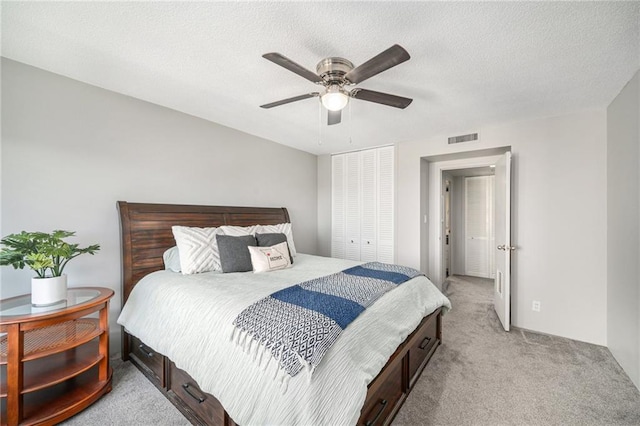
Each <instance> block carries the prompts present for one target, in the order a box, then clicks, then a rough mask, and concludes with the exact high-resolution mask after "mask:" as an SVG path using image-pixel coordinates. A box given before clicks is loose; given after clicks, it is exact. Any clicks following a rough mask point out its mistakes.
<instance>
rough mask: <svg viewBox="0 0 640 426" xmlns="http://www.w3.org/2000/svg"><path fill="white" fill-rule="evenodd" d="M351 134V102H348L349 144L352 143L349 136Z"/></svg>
mask: <svg viewBox="0 0 640 426" xmlns="http://www.w3.org/2000/svg"><path fill="white" fill-rule="evenodd" d="M352 135H353V124H352V123H351V102H349V145H351V144H353V140H351V136H352Z"/></svg>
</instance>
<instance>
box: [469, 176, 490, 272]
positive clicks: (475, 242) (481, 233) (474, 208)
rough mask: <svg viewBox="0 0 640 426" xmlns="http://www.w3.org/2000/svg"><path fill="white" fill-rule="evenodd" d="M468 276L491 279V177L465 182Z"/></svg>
mask: <svg viewBox="0 0 640 426" xmlns="http://www.w3.org/2000/svg"><path fill="white" fill-rule="evenodd" d="M464 182H465V235H466V244H465V258H466V259H465V260H466V262H465V263H466V272H465V274H466V275H470V276H473V277H483V278H489V243H490V228H489V219H490V212H489V207H490V203H489V195H490V194H489V176H477V177H466V178H465V180H464Z"/></svg>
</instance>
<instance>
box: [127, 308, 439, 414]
mask: <svg viewBox="0 0 640 426" xmlns="http://www.w3.org/2000/svg"><path fill="white" fill-rule="evenodd" d="M123 333H124V334H123V336H124V337H123V338H124V339H126V341H127V344H126V345H124V346H125V347H127V348H128V351H127V353H123V357H122V358H123V360H124V361H127V360H128V361H131V362H132V363H133V364H134V365H136V367H138V369H139V370H140V371H141V372H142V373H143V374H144V375H145V376H146V377H147V378H148V379H149V380H150V381H151V383H153V384H154V385H155V386H156V387H157V388H158V389H159V390H160V391H161V392H162V393H163V394H164V395H165V396H166V397H167V398H168V399H169V400H170V401H171V402H172V403H173V404H174V405H175V406H176V407H177V408H178V410H180V412H182V414H184V416H185V417H186V418H187V419H188V420H189V421H190V422H191V423H192V424H194V425H215V426H234V425H236V423H235V422H234V421H233V419H232V418H231V417H230V416H229V415H228V414H227V412H226V411H225V409H224V407H223V406H222V404H220V402H219V401H218V400H217V399H216V398H215V396H213V395H210V394H208V393H206V392H203V391H201V390H200V388H199V386H198V383H197V382H196V381H195V380H193V378H191V376H189V374H188V373H187V372H185V371H183V370H180V369H179V368H177V367H176V366H175V364H174V363H173V362H172V361H171V360H170V359H169V358H168V357H165V356H163V355H162V354H159V353H157V352H155V351H154V350H153V348H151V347H149V346H147V345H145V343H144V342H142V341H141V340H139V339H138V338H136V337H135V336H132V335H130V334H128V333H126V332H125V331H124V330H123ZM441 342H442V308H438V309H437V310H436V311H435V312H433V313H432V314H430V315H428V316H426V317H425V318H424V319H423V320H422V322H421V323H420V325H418V327H417V328H416V329H415V330H414V331H413V332H412V333H411V334H410V335H409V336H408V337H407V339H406V340H405V341H404V342H403V343H402V344H400V346H398V349H397V350H396V351H395V352H394V354H393V355H392V356H391V358H390V359H389V361H388V362H387V364H386V365H385V366H384V368H383V369H382V371H381V372H380V374H378V376H377V377H376V378H375V379H373V381H372V382H371V383H370V384H369V386H368V390H367V397H366V400H365V403H364V406H363V407H362V410H361V413H360V418H359V419H358V422H357V424H358V425H366V426H374V425H387V424H390V423H391V421H392V420H393V418H394V417H395V415H396V413H397V412H398V410H399V409H400V407H401V406H402V404H403V403H404V401H405V399H406V397H407V395H408V394H409V392H411V389H412V388H413V386H414V384H415V383H416V381H417V379H418V378H419V377H420V374H421V373H422V371H423V370H424V368H425V366H426V365H427V363H428V362H429V359H430V358H431V356H432V355H433V353H434V352H435V350H436V349H437V347H438V345H440V343H441Z"/></svg>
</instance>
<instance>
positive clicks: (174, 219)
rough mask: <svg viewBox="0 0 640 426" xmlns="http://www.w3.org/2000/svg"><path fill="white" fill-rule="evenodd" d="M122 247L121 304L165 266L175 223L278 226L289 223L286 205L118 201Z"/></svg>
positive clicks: (172, 242) (171, 244) (173, 244)
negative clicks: (219, 204)
mask: <svg viewBox="0 0 640 426" xmlns="http://www.w3.org/2000/svg"><path fill="white" fill-rule="evenodd" d="M118 210H119V211H120V234H121V246H122V305H123V306H124V303H125V302H126V301H127V299H128V298H129V294H130V293H131V290H133V287H135V285H136V284H137V283H138V281H139V280H140V278H142V277H144V276H145V275H147V274H149V273H151V272H154V271H159V270H161V269H164V264H163V261H162V254H163V253H164V252H165V250H167V249H168V248H170V247H173V246H175V245H176V242H175V240H174V238H173V233H172V232H171V227H172V226H173V225H182V226H197V227H201V228H204V227H214V226H215V227H217V226H222V225H235V226H250V225H277V224H279V223H285V222H289V213H288V212H287V209H286V208H284V207H281V208H263V207H221V206H193V205H178V204H142V203H128V202H126V201H118Z"/></svg>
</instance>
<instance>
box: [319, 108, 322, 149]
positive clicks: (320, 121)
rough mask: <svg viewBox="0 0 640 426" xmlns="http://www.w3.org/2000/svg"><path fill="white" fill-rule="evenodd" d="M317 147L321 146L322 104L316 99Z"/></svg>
mask: <svg viewBox="0 0 640 426" xmlns="http://www.w3.org/2000/svg"><path fill="white" fill-rule="evenodd" d="M318 145H322V102H321V101H320V98H318Z"/></svg>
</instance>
